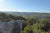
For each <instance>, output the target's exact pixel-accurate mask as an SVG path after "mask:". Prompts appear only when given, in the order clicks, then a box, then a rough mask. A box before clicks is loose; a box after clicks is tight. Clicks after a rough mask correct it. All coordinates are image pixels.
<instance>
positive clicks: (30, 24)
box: [0, 13, 50, 33]
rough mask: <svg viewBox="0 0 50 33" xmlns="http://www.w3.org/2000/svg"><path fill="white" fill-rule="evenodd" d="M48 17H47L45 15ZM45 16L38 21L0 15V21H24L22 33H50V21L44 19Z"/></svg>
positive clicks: (31, 18)
mask: <svg viewBox="0 0 50 33" xmlns="http://www.w3.org/2000/svg"><path fill="white" fill-rule="evenodd" d="M43 16H46V15H43ZM43 16H42V15H41V16H39V17H41V18H42V19H36V18H33V17H27V18H26V17H22V16H14V15H11V14H5V13H0V21H5V22H9V21H11V20H13V19H14V20H22V21H23V24H22V33H49V31H50V19H46V18H45V19H44V18H43ZM47 17H50V16H47Z"/></svg>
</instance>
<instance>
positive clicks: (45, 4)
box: [0, 0, 50, 13]
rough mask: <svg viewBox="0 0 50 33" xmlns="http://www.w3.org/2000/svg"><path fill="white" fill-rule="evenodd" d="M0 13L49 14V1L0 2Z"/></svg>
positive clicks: (4, 0) (8, 0)
mask: <svg viewBox="0 0 50 33" xmlns="http://www.w3.org/2000/svg"><path fill="white" fill-rule="evenodd" d="M0 11H4V12H5V11H9V12H10V11H11V12H48V13H50V0H0Z"/></svg>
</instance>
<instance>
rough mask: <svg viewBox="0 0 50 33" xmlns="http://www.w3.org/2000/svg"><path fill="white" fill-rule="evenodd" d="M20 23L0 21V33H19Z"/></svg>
mask: <svg viewBox="0 0 50 33" xmlns="http://www.w3.org/2000/svg"><path fill="white" fill-rule="evenodd" d="M21 30H22V21H19V20H17V21H15V20H12V21H10V22H8V23H7V22H1V21H0V33H21Z"/></svg>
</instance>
